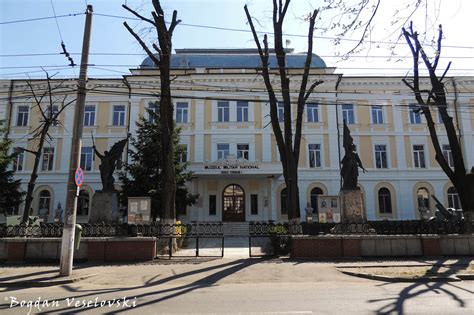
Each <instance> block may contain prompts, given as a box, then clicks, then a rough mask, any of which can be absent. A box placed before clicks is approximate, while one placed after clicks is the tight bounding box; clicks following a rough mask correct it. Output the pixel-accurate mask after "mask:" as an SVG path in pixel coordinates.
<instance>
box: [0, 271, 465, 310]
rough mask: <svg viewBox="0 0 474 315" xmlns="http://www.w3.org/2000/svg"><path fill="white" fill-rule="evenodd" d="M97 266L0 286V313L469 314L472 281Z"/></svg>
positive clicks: (332, 273) (330, 272)
mask: <svg viewBox="0 0 474 315" xmlns="http://www.w3.org/2000/svg"><path fill="white" fill-rule="evenodd" d="M101 268H103V271H104V272H103V274H102V275H99V276H98V277H95V278H94V277H93V278H91V280H87V281H81V282H78V283H73V284H68V285H62V286H55V287H47V288H0V313H2V314H4V313H5V314H28V313H30V314H34V313H43V314H58V313H75V314H78V313H85V314H104V313H108V314H120V313H124V314H170V313H173V314H184V313H187V314H189V313H192V314H204V313H206V314H207V313H213V314H239V313H241V314H252V313H253V314H414V313H416V314H471V315H472V314H474V311H473V310H474V282H472V281H462V282H437V283H434V282H431V283H420V282H416V283H389V282H381V281H374V280H368V279H361V278H355V277H351V276H347V275H343V274H341V273H339V272H337V271H336V270H335V269H334V268H333V266H331V265H327V264H311V263H302V264H294V263H291V264H285V263H265V264H253V263H252V264H247V263H242V262H225V263H224V262H216V263H212V264H210V265H205V266H201V265H196V266H174V265H169V266H160V267H154V266H147V265H142V266H129V267H114V266H107V267H101ZM133 270H135V272H134V271H133ZM94 271H98V270H94ZM99 271H100V270H99ZM127 273H130V275H131V276H130V277H127ZM132 273H133V276H132ZM107 279H110V280H108V281H107ZM124 297H125V302H124ZM21 301H23V304H24V305H23V306H22V307H20V306H21V303H22V302H21ZM46 301H48V303H49V305H47V304H46ZM35 302H36V303H35ZM76 303H77V304H76ZM88 303H89V305H88ZM101 303H103V305H102V306H101ZM109 303H110V304H111V305H110V306H109V305H108V304H109ZM15 304H17V305H16V306H15V307H13V308H11V307H10V306H11V305H15Z"/></svg>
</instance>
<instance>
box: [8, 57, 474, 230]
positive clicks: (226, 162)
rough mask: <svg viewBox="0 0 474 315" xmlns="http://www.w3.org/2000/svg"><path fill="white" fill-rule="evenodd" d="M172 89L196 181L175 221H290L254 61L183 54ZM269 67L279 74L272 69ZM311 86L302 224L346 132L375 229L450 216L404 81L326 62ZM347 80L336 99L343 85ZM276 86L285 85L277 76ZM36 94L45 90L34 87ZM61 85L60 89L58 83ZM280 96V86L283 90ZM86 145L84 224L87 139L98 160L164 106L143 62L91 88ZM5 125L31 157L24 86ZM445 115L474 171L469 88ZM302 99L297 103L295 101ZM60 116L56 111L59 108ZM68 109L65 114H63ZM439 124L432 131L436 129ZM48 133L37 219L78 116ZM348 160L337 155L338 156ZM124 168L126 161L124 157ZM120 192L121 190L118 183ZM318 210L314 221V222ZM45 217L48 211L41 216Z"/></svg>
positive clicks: (95, 169) (88, 192) (330, 190)
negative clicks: (390, 222)
mask: <svg viewBox="0 0 474 315" xmlns="http://www.w3.org/2000/svg"><path fill="white" fill-rule="evenodd" d="M304 59H305V56H304V55H303V54H294V53H292V52H289V54H288V68H289V75H290V77H291V82H292V86H291V89H292V92H296V90H297V88H298V86H299V82H300V81H299V80H300V78H301V77H300V76H299V75H298V74H300V73H301V72H302V69H301V67H302V66H303V64H304ZM172 60H173V66H172V68H173V69H172V75H173V81H172V87H173V97H174V105H175V118H176V122H177V124H178V125H179V126H180V127H181V128H182V132H181V140H180V142H181V144H182V145H184V146H186V148H187V154H186V157H184V156H183V159H186V160H187V161H188V162H190V166H189V169H190V170H192V171H193V172H194V174H195V175H194V179H193V180H192V182H190V183H189V188H190V191H191V192H193V193H199V195H200V197H199V200H198V203H197V204H196V205H194V206H192V207H188V208H187V209H186V211H185V213H184V212H182V213H181V214H180V218H181V219H182V220H187V221H221V220H222V221H268V220H276V221H281V220H285V219H287V217H286V214H285V212H286V210H285V209H284V208H285V207H284V206H282V204H284V202H282V200H284V198H285V191H284V180H283V177H282V168H281V165H280V162H279V156H278V152H277V148H276V142H275V138H274V136H273V134H272V129H271V125H270V124H269V121H270V120H269V105H268V103H267V101H266V100H267V98H268V97H267V94H266V91H265V87H264V84H263V81H262V78H261V76H260V75H259V74H258V71H256V67H258V65H259V59H258V56H257V55H256V54H255V51H253V50H205V49H201V50H199V49H198V50H196V49H194V50H177V53H176V55H174V56H173V59H172ZM270 63H271V64H272V63H273V65H274V64H275V61H274V59H271V60H270ZM310 73H311V75H310V82H311V81H312V80H323V81H324V83H323V84H321V85H320V86H318V87H317V88H316V90H315V92H314V93H313V94H312V95H311V96H310V98H309V100H308V103H307V107H306V109H305V114H304V125H303V140H302V144H301V152H300V160H299V191H300V204H301V210H300V211H301V214H302V215H301V217H302V218H304V209H303V208H304V207H305V205H306V203H307V202H310V203H311V204H312V206H313V208H317V202H316V200H317V195H318V194H324V195H337V194H338V192H339V189H340V175H339V172H340V168H339V160H340V159H341V158H342V156H343V155H344V150H343V149H342V121H343V119H345V120H346V121H347V122H348V124H349V128H350V130H351V134H352V136H353V138H354V142H355V144H356V145H357V150H358V152H359V155H360V157H361V159H362V162H363V164H364V167H365V168H366V169H367V170H368V172H367V173H362V172H361V173H360V175H359V186H360V188H361V190H362V192H363V197H364V203H365V208H366V212H367V216H368V218H369V219H372V220H374V219H398V220H405V219H413V218H416V217H419V216H420V214H419V211H418V208H419V207H424V206H426V207H428V208H430V209H431V210H434V202H433V201H432V200H431V199H429V198H428V196H429V195H430V194H434V195H436V196H437V197H438V199H440V200H441V201H442V202H443V203H444V204H446V205H449V206H454V207H459V205H458V204H459V202H458V200H457V195H456V194H455V191H454V190H453V188H452V185H451V184H450V182H449V180H448V178H447V177H446V175H445V174H444V173H443V172H442V171H441V168H440V167H439V166H438V164H437V162H436V160H435V153H434V150H433V147H432V145H431V140H430V137H429V133H428V130H427V127H426V124H425V122H424V117H422V116H420V115H419V114H418V113H417V112H416V111H413V108H412V107H411V106H410V104H412V103H414V97H413V95H412V94H411V93H410V91H409V89H408V88H407V87H406V86H405V85H404V84H403V83H402V80H401V79H402V78H401V77H370V76H364V77H344V76H342V74H339V73H337V71H336V69H335V68H329V67H327V66H326V65H325V63H324V61H323V60H321V59H320V58H319V57H317V56H315V57H314V58H313V63H312V69H311V72H310ZM341 76H342V79H341V81H340V83H339V85H338V90H337V91H336V88H335V87H336V83H337V81H338V79H339V78H340V77H341ZM273 80H274V81H275V82H276V84H277V81H278V76H277V75H275V76H274V77H273ZM32 84H33V86H34V87H35V88H36V89H38V90H41V89H42V88H44V87H45V84H46V82H45V81H44V80H36V81H33V82H32ZM55 84H59V80H58V81H55ZM62 84H63V85H62V86H61V88H60V90H59V91H58V92H57V95H58V97H59V96H62V97H61V99H60V101H61V102H62V101H63V99H64V95H65V94H68V93H69V94H68V95H67V97H66V102H67V101H68V100H72V99H74V98H75V92H74V91H75V86H76V82H75V81H74V80H68V81H66V82H64V83H62ZM276 86H277V85H276ZM87 87H88V94H87V100H86V108H85V116H84V133H83V144H82V145H83V151H82V167H83V168H84V170H85V174H86V179H85V184H84V185H83V187H82V189H83V191H82V192H81V197H80V199H81V200H80V209H79V211H78V221H79V222H84V221H87V219H88V213H89V208H90V202H91V200H92V198H91V196H92V195H93V193H94V190H98V189H100V188H101V184H100V175H99V162H100V161H99V159H98V158H95V159H94V154H93V150H92V138H91V134H93V135H94V138H95V140H96V145H97V148H98V150H99V151H104V150H106V149H108V148H110V147H111V146H112V145H113V144H114V143H115V142H117V141H118V140H120V139H123V138H125V137H126V135H127V133H128V132H131V133H132V134H133V133H134V132H135V130H136V125H135V122H136V121H137V119H138V117H140V116H141V115H145V116H146V111H145V108H146V107H147V106H152V105H153V104H154V102H155V101H156V100H157V97H156V95H157V93H159V92H157V91H159V73H158V71H157V70H156V69H154V68H153V67H152V66H151V64H150V60H149V59H148V58H147V59H145V60H144V62H143V63H142V65H140V66H139V67H137V68H136V69H132V70H131V73H130V75H126V76H124V77H123V78H121V79H93V78H91V79H89V81H88V83H87ZM0 88H1V92H2V95H3V96H2V97H1V99H0V119H6V121H7V124H8V125H9V126H10V132H9V138H11V139H12V140H14V147H24V148H31V145H32V143H31V141H29V138H30V136H29V133H30V132H31V131H33V130H34V129H35V126H37V125H38V122H39V121H40V118H41V116H40V113H39V111H38V109H37V107H36V106H35V103H34V101H33V99H32V98H31V92H30V91H29V87H28V86H27V84H26V82H25V81H24V80H2V81H0ZM446 88H447V90H448V95H449V103H448V107H449V110H450V113H451V114H452V116H453V117H454V121H455V123H456V127H457V129H458V131H459V134H460V139H461V143H462V146H463V151H464V154H465V163H466V168H467V169H470V168H471V166H474V150H473V148H474V131H473V130H474V111H473V110H472V107H473V106H474V94H473V92H472V91H473V90H474V78H473V77H454V78H448V79H446ZM295 95H296V93H295ZM58 104H60V103H58ZM60 107H61V105H59V108H60ZM435 115H436V120H437V121H438V120H439V117H438V116H437V113H436V114H435ZM60 120H61V124H60V125H58V126H54V127H53V128H52V130H51V135H52V137H53V140H52V141H51V142H50V143H48V144H46V146H45V149H44V154H43V156H42V159H41V163H40V171H39V177H38V180H37V184H36V187H35V192H34V202H33V213H34V214H36V213H39V212H40V209H45V208H46V209H47V210H48V211H49V218H50V220H52V219H53V217H54V213H55V210H56V209H57V208H58V204H59V203H60V204H61V205H64V204H65V196H66V181H67V170H68V167H69V160H70V146H71V133H72V125H73V120H74V105H72V106H70V107H68V108H67V109H66V110H65V111H64V112H62V113H61V115H60ZM436 128H437V129H438V131H439V134H440V142H441V144H442V146H443V150H444V153H445V154H446V155H447V156H450V154H451V152H450V150H449V145H448V141H447V138H446V136H445V132H444V128H443V125H442V124H441V123H439V124H437V126H436ZM339 148H341V149H339ZM124 159H126V157H125V156H124ZM32 167H33V157H32V156H31V154H29V153H26V152H25V153H23V154H20V155H18V157H17V163H16V164H15V168H16V170H17V172H16V176H17V177H18V178H21V179H22V182H23V188H24V189H25V190H26V184H27V182H28V179H29V175H30V173H31V169H32ZM116 184H117V188H119V187H120V183H116ZM317 210H318V209H316V211H317ZM43 211H44V210H43Z"/></svg>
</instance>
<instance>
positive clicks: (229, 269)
mask: <svg viewBox="0 0 474 315" xmlns="http://www.w3.org/2000/svg"><path fill="white" fill-rule="evenodd" d="M258 262H259V260H253V259H241V260H236V261H231V262H226V263H223V264H219V265H214V266H209V267H205V268H200V269H196V270H191V271H188V272H184V273H181V274H176V275H173V276H169V277H167V278H164V279H156V278H157V277H158V276H159V275H158V276H154V277H153V278H151V279H149V280H148V281H147V282H146V283H145V284H144V285H139V286H134V287H126V288H123V287H116V288H107V289H99V290H82V289H77V288H74V287H72V286H70V285H63V286H62V287H63V288H64V289H66V290H67V291H70V292H71V293H79V295H75V294H71V297H74V298H75V299H76V300H79V299H80V300H88V301H89V300H91V301H94V300H95V298H96V297H99V298H98V300H99V301H106V303H108V302H114V301H115V300H117V299H110V298H109V299H106V298H105V297H104V298H102V299H101V298H100V296H101V295H107V294H113V293H120V297H123V296H131V295H133V298H132V299H134V298H135V297H136V299H137V300H139V299H143V298H146V297H152V298H153V297H154V296H156V298H153V299H152V300H150V301H148V302H145V303H140V304H139V303H137V305H136V307H134V308H133V310H134V311H135V310H137V309H139V308H141V307H144V306H147V305H150V304H154V303H158V302H162V301H165V300H169V299H173V298H176V297H178V296H181V295H184V294H187V293H190V292H192V291H194V290H197V289H200V288H206V287H212V286H214V285H216V283H217V282H218V281H220V280H222V279H224V278H226V277H228V276H230V275H232V274H234V273H236V272H238V271H240V270H242V269H244V268H247V267H249V266H251V265H253V264H256V263H258ZM222 268H224V269H222ZM213 270H215V272H213V273H211V274H208V275H206V276H204V277H202V278H200V279H197V280H195V281H193V282H191V283H189V284H184V285H178V286H176V287H171V288H170V287H168V288H166V289H159V288H158V286H160V285H164V284H167V283H170V282H171V281H174V280H177V279H185V278H186V277H188V276H193V275H196V274H202V273H205V272H209V271H213ZM155 287H156V290H154V289H155ZM144 288H146V290H147V292H144V293H142V294H138V295H137V294H136V293H133V291H135V290H139V289H144ZM85 292H87V293H86V294H82V295H81V293H85ZM129 293H130V294H129ZM64 303H66V302H64ZM107 305H108V304H107ZM2 308H3V309H5V308H7V306H6V305H5V306H0V310H1V309H2ZM90 309H93V307H84V308H76V307H74V305H72V306H70V307H64V308H61V309H54V310H50V311H46V312H45V311H43V312H42V313H43V314H58V313H71V312H73V313H80V312H83V311H88V310H90ZM130 310H131V309H130V308H122V309H117V308H113V311H110V312H108V313H107V314H117V313H121V312H127V311H130ZM104 313H105V309H104Z"/></svg>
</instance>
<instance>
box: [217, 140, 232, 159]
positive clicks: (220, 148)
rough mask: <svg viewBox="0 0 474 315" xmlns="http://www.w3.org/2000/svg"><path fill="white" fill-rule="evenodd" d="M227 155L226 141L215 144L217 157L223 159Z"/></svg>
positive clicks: (227, 145)
mask: <svg viewBox="0 0 474 315" xmlns="http://www.w3.org/2000/svg"><path fill="white" fill-rule="evenodd" d="M228 155H229V144H228V143H219V144H218V145H217V159H218V160H223V159H225V158H227V156H228Z"/></svg>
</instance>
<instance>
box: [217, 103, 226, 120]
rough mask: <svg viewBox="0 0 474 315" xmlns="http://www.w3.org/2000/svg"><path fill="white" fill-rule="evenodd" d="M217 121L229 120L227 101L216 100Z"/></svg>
mask: <svg viewBox="0 0 474 315" xmlns="http://www.w3.org/2000/svg"><path fill="white" fill-rule="evenodd" d="M217 121H219V122H227V121H229V102H217Z"/></svg>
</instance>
